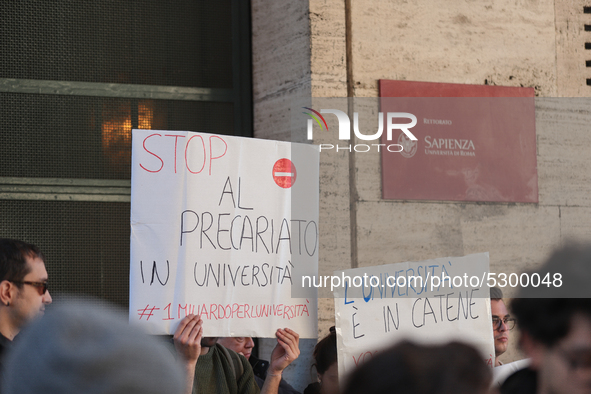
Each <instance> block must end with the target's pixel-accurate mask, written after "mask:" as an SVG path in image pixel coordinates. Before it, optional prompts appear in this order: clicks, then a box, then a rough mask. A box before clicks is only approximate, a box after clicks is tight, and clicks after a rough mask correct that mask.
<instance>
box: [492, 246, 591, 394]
mask: <svg viewBox="0 0 591 394" xmlns="http://www.w3.org/2000/svg"><path fill="white" fill-rule="evenodd" d="M529 277H530V278H534V279H535V278H537V277H539V278H540V279H541V281H545V283H541V281H540V282H539V283H535V284H534V285H531V282H530V286H528V287H524V288H522V289H520V291H519V293H518V297H517V298H515V299H513V301H512V302H511V310H512V312H513V313H514V314H515V317H516V318H517V322H518V323H519V328H520V331H521V338H520V342H519V343H520V346H521V348H522V349H523V351H524V352H525V353H526V354H527V356H528V357H529V358H530V366H529V368H526V369H522V370H520V371H517V372H515V373H514V374H513V375H511V376H510V377H509V378H507V380H505V382H504V383H503V385H502V386H501V393H502V394H514V393H515V394H517V393H519V394H590V393H591V246H581V245H569V246H566V247H563V248H561V249H559V250H557V251H556V252H554V253H553V254H552V256H551V257H550V259H549V260H548V261H547V262H546V264H545V265H544V266H542V267H541V268H540V269H539V270H538V271H536V272H532V273H530V274H529ZM546 278H547V279H548V280H545V279H546ZM536 284H537V286H536Z"/></svg>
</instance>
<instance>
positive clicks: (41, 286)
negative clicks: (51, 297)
mask: <svg viewBox="0 0 591 394" xmlns="http://www.w3.org/2000/svg"><path fill="white" fill-rule="evenodd" d="M11 282H12V283H17V284H21V285H29V286H34V287H36V288H37V291H38V292H39V295H43V294H45V293H46V292H47V282H26V281H25V282H22V281H17V280H11Z"/></svg>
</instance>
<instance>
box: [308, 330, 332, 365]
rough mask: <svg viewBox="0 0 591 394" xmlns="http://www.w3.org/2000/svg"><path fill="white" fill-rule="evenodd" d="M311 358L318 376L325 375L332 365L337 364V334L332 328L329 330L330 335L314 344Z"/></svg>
mask: <svg viewBox="0 0 591 394" xmlns="http://www.w3.org/2000/svg"><path fill="white" fill-rule="evenodd" d="M312 356H313V357H314V366H315V367H316V371H317V372H318V373H319V374H323V373H325V372H326V371H327V370H328V369H329V368H330V366H331V365H332V364H334V363H336V362H337V334H336V331H335V328H334V326H332V327H331V328H330V333H329V334H328V335H327V336H325V337H324V338H322V340H321V341H320V342H318V343H317V344H316V347H315V348H314V353H312Z"/></svg>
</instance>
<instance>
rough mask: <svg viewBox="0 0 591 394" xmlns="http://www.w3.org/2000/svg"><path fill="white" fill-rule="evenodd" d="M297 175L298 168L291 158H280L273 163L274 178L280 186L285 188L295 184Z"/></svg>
mask: <svg viewBox="0 0 591 394" xmlns="http://www.w3.org/2000/svg"><path fill="white" fill-rule="evenodd" d="M296 176H297V172H296V168H295V166H294V165H293V163H292V162H291V160H289V159H279V160H277V161H276V162H275V165H273V180H275V183H276V184H277V185H278V186H280V187H282V188H284V189H288V188H290V187H292V186H293V184H294V183H295V181H296Z"/></svg>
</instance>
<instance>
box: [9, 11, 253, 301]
mask: <svg viewBox="0 0 591 394" xmlns="http://www.w3.org/2000/svg"><path fill="white" fill-rule="evenodd" d="M249 7H250V5H249V2H247V1H239V0H218V1H208V2H205V1H178V0H175V1H171V0H169V1H163V0H157V1H156V0H145V1H141V2H140V1H120V0H93V1H69V0H56V1H30V0H19V1H3V2H0V53H1V54H2V56H0V131H1V136H2V143H1V144H0V215H1V216H0V217H1V218H2V221H1V223H0V236H2V237H11V238H18V239H23V240H26V241H28V242H32V243H34V244H36V245H38V246H39V247H40V248H41V249H42V250H43V252H44V253H45V255H46V257H47V262H46V263H47V268H48V271H49V274H50V284H51V286H50V290H51V291H52V294H53V295H54V296H56V295H58V298H59V294H58V293H65V292H67V293H83V294H87V295H92V296H96V297H99V298H102V299H106V300H109V301H112V302H115V303H117V304H120V305H123V306H127V304H128V297H129V294H128V292H129V240H130V238H129V215H130V205H129V200H130V199H129V180H130V177H131V170H130V162H131V130H132V128H141V129H154V130H188V131H203V132H209V133H216V134H226V135H241V136H252V100H251V96H252V93H251V81H250V78H251V74H250V35H251V33H250V15H249Z"/></svg>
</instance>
